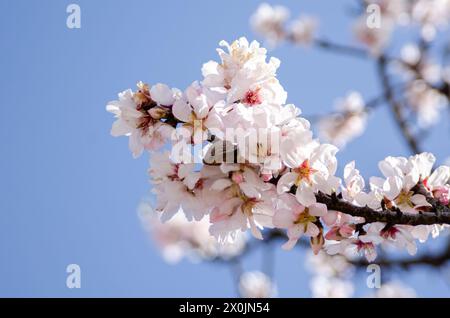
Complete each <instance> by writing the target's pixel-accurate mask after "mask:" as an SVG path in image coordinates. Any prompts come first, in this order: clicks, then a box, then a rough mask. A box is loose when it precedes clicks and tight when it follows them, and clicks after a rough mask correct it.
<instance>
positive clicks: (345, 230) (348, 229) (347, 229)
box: [339, 224, 355, 237]
mask: <svg viewBox="0 0 450 318" xmlns="http://www.w3.org/2000/svg"><path fill="white" fill-rule="evenodd" d="M354 230H355V228H354V226H351V225H350V224H344V225H342V226H341V227H340V228H339V234H341V236H343V237H350V236H352V235H353V231H354Z"/></svg>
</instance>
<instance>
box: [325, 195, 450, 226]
mask: <svg viewBox="0 0 450 318" xmlns="http://www.w3.org/2000/svg"><path fill="white" fill-rule="evenodd" d="M316 199H317V202H319V203H323V204H325V205H326V206H327V208H328V210H336V211H341V212H343V213H345V214H349V215H351V216H357V217H363V218H364V219H365V221H366V223H373V222H384V223H388V224H406V225H432V224H450V208H449V207H448V206H444V205H441V204H440V203H439V202H434V204H433V208H434V209H435V211H436V212H419V213H417V214H409V213H402V212H400V211H392V210H383V211H376V210H373V209H371V208H369V207H367V206H365V207H358V206H355V205H353V204H351V203H349V202H347V201H345V200H342V199H340V198H338V197H337V196H331V195H327V194H324V193H321V192H319V193H318V194H316Z"/></svg>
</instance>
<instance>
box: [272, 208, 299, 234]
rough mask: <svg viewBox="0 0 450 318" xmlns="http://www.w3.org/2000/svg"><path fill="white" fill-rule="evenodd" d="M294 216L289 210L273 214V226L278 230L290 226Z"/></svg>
mask: <svg viewBox="0 0 450 318" xmlns="http://www.w3.org/2000/svg"><path fill="white" fill-rule="evenodd" d="M294 220H295V219H294V214H293V213H292V211H291V210H287V209H281V210H277V211H276V212H275V215H274V216H273V225H275V226H276V227H278V228H285V229H287V228H288V227H290V226H292V224H294Z"/></svg>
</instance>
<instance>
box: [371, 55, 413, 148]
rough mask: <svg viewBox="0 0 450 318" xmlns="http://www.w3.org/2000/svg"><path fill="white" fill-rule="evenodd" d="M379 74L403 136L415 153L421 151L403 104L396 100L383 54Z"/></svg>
mask: <svg viewBox="0 0 450 318" xmlns="http://www.w3.org/2000/svg"><path fill="white" fill-rule="evenodd" d="M377 66H378V75H379V78H380V82H381V85H382V87H383V91H384V94H383V95H385V96H386V100H387V103H388V104H389V105H390V107H391V110H392V114H393V115H394V119H395V122H396V123H397V126H398V127H399V129H400V131H401V133H402V135H403V137H404V138H405V140H406V142H407V144H408V146H409V149H410V150H411V152H412V153H413V154H417V153H421V152H422V151H421V150H420V147H419V143H418V141H417V139H416V138H415V136H414V135H413V134H412V132H411V130H410V128H409V125H408V123H407V121H406V119H405V118H404V116H403V110H402V105H401V104H400V103H399V102H398V101H396V100H395V96H394V92H393V89H392V85H391V83H390V80H389V76H388V74H387V60H386V57H384V56H381V57H380V58H379V59H378V62H377Z"/></svg>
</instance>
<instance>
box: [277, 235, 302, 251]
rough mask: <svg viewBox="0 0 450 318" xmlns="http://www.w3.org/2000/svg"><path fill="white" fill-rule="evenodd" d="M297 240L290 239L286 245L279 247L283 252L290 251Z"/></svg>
mask: <svg viewBox="0 0 450 318" xmlns="http://www.w3.org/2000/svg"><path fill="white" fill-rule="evenodd" d="M298 239H299V238H290V239H289V241H287V242H286V243H284V244H283V245H282V246H281V247H282V248H283V249H284V250H291V249H292V248H293V247H294V246H295V244H297V241H298Z"/></svg>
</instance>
